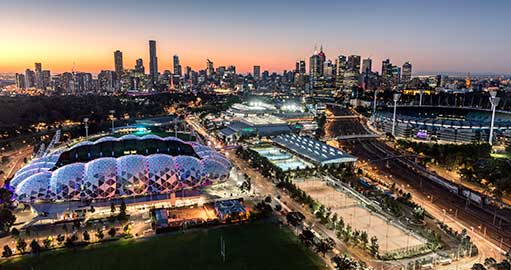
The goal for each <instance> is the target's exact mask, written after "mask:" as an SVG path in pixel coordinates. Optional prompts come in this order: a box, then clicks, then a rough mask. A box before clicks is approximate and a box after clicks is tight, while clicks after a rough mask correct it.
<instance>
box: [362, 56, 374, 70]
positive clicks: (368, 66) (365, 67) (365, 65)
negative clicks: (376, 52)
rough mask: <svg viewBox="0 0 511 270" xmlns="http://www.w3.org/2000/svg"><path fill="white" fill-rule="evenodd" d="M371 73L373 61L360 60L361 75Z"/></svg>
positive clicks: (369, 59)
mask: <svg viewBox="0 0 511 270" xmlns="http://www.w3.org/2000/svg"><path fill="white" fill-rule="evenodd" d="M372 71H373V60H372V59H371V58H367V59H364V60H362V73H363V74H369V73H371V72H372Z"/></svg>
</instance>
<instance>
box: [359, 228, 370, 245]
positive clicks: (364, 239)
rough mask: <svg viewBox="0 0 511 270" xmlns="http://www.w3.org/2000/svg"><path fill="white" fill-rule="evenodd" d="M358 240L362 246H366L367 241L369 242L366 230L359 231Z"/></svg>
mask: <svg viewBox="0 0 511 270" xmlns="http://www.w3.org/2000/svg"><path fill="white" fill-rule="evenodd" d="M360 241H361V242H362V245H363V247H366V246H367V243H369V240H368V237H367V232H366V231H363V232H361V233H360Z"/></svg>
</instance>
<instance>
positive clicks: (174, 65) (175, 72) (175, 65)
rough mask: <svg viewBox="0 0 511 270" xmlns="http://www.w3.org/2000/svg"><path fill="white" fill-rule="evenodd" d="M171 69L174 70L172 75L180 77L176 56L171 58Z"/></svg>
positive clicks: (179, 66)
mask: <svg viewBox="0 0 511 270" xmlns="http://www.w3.org/2000/svg"><path fill="white" fill-rule="evenodd" d="M172 60H173V61H172V67H173V69H174V75H179V76H181V75H182V74H181V65H180V64H179V56H178V55H177V54H174V56H173V57H172Z"/></svg>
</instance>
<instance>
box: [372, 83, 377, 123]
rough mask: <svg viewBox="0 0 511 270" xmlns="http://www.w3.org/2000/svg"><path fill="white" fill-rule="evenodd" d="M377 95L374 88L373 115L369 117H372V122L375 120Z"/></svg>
mask: <svg viewBox="0 0 511 270" xmlns="http://www.w3.org/2000/svg"><path fill="white" fill-rule="evenodd" d="M377 97H378V90H377V89H374V100H373V115H372V117H371V118H372V119H373V122H374V121H375V120H376V98H377Z"/></svg>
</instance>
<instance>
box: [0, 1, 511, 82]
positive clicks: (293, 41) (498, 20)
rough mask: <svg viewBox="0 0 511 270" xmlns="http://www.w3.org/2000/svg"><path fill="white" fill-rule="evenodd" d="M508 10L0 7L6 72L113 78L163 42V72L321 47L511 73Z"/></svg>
mask: <svg viewBox="0 0 511 270" xmlns="http://www.w3.org/2000/svg"><path fill="white" fill-rule="evenodd" d="M510 10H511V1H505V0H504V1H502V0H501V1H497V0H486V1H483V0H481V1H471V0H441V1H438V0H429V1H428V0H426V1H422V0H407V1H401V0H399V1H392V0H389V1H383V0H377V1H341V0H339V1H320V0H314V1H296V0H295V1H278V0H273V1H266V0H258V1H236V0H232V1H221V0H215V1H211V0H209V1H207V0H205V1H126V0H123V1H105V0H104V1H100V0H92V1H91V0H89V1H69V0H68V1H59V0H55V1H51V0H35V1H23V0H16V1H9V0H2V1H1V3H0V22H1V23H0V25H1V29H2V31H1V32H0V34H1V39H0V72H22V71H24V70H25V69H26V68H31V69H33V66H34V62H42V63H43V68H44V69H50V70H51V71H52V73H57V72H62V71H69V70H71V69H72V67H73V62H74V63H75V67H76V68H75V69H76V70H79V71H89V72H98V71H100V70H102V69H113V65H114V60H113V52H114V51H115V50H117V49H119V50H121V51H122V52H123V56H124V67H125V68H132V67H133V66H134V64H135V59H137V58H143V59H144V65H145V67H146V69H148V64H149V63H148V55H149V49H148V40H149V39H155V40H156V41H157V52H158V61H159V69H160V72H162V71H163V70H164V69H171V59H172V55H174V54H178V55H179V57H180V60H181V64H182V65H183V67H184V66H187V65H190V66H192V68H194V69H203V68H205V66H206V58H209V59H211V60H213V62H214V63H215V66H219V65H230V64H233V65H236V67H237V70H238V71H241V72H247V71H251V70H252V66H253V65H261V69H263V70H270V71H277V72H281V71H282V70H284V69H288V70H289V69H292V68H294V63H295V61H296V60H299V59H306V61H307V68H308V64H309V63H308V57H309V56H310V55H311V53H312V52H313V49H314V45H315V44H317V45H318V47H319V45H320V44H323V47H324V51H325V53H326V55H327V58H328V59H332V60H333V59H334V58H335V56H337V55H339V54H344V55H350V54H357V55H361V56H362V58H367V57H369V56H370V57H371V58H372V59H373V63H374V69H375V70H377V71H379V69H380V64H381V60H382V59H385V58H390V59H391V61H392V62H393V63H394V64H397V65H402V64H403V62H405V61H410V62H411V63H412V64H413V68H414V73H415V72H473V73H490V72H494V73H507V74H509V73H511V34H510V33H511V16H510V13H509V11H510Z"/></svg>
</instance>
